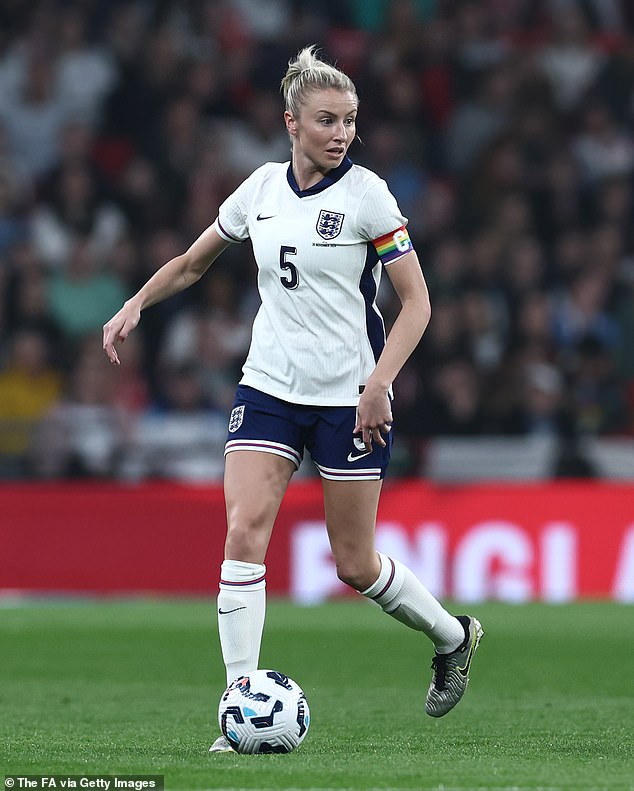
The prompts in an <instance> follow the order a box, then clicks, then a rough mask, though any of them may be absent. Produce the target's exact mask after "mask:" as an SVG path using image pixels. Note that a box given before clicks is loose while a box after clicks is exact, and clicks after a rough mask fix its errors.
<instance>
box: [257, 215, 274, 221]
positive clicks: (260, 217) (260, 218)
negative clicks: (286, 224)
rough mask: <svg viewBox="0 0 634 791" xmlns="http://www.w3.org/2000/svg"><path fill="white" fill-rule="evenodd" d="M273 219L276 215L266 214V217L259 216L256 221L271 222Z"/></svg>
mask: <svg viewBox="0 0 634 791" xmlns="http://www.w3.org/2000/svg"><path fill="white" fill-rule="evenodd" d="M271 217H275V215H274V214H265V215H262V214H258V216H257V217H256V218H255V219H256V220H270V219H271Z"/></svg>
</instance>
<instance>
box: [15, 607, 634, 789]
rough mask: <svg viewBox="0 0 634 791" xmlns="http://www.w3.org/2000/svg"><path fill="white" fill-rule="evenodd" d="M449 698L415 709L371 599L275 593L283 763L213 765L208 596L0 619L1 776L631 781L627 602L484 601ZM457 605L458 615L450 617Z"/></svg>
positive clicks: (509, 783)
mask: <svg viewBox="0 0 634 791" xmlns="http://www.w3.org/2000/svg"><path fill="white" fill-rule="evenodd" d="M468 609H469V611H473V613H474V614H476V615H477V616H478V617H479V618H480V620H481V621H482V624H483V627H484V629H485V636H484V639H483V641H482V643H481V646H480V649H479V651H478V654H477V655H476V658H475V660H474V663H473V667H472V674H471V684H470V688H469V690H468V691H467V694H466V696H465V698H464V700H463V701H462V703H461V704H460V705H459V706H458V708H456V709H455V710H454V711H453V712H451V713H450V714H448V715H447V716H446V717H444V718H442V719H440V720H434V719H432V718H430V717H427V716H426V715H425V713H424V709H423V700H424V695H425V691H426V688H427V685H428V683H429V678H430V670H429V664H430V659H431V644H430V643H429V642H428V641H427V639H426V638H424V637H423V636H422V635H420V634H417V633H415V632H412V631H410V630H408V629H406V628H405V627H404V626H402V625H401V624H399V623H397V622H395V621H393V620H392V619H390V618H387V617H386V616H384V615H383V614H382V613H381V612H380V611H379V610H378V609H377V608H376V607H375V606H374V605H372V604H369V603H367V602H365V601H362V600H346V601H338V602H333V603H329V604H326V605H323V606H319V607H312V608H300V607H296V606H293V605H291V604H289V603H287V602H283V601H271V602H270V604H269V610H268V615H267V626H266V630H265V636H264V642H263V646H262V662H261V664H262V666H268V667H272V668H275V669H279V670H282V671H283V672H285V673H288V674H289V675H290V676H291V677H293V678H295V679H296V680H297V681H298V682H299V683H300V684H301V685H302V686H303V688H304V691H305V692H306V695H307V698H308V701H309V704H310V707H311V715H312V716H311V727H310V731H309V733H308V736H307V738H306V740H305V742H304V744H303V745H302V746H301V747H300V749H299V750H297V751H296V752H295V753H292V754H291V755H286V756H279V755H273V756H239V755H234V754H233V753H231V754H217V755H210V754H208V752H207V749H208V746H209V744H210V743H211V741H212V740H213V738H214V737H215V736H216V735H217V724H216V707H217V700H218V697H219V695H220V693H221V692H222V689H223V687H224V671H223V668H222V664H221V660H220V651H219V646H218V638H217V636H216V633H215V610H214V606H213V602H212V601H207V602H205V601H190V600H185V601H162V600H139V601H132V602H121V601H116V600H114V601H105V602H94V601H87V602H73V601H58V602H56V601H50V602H33V603H31V604H27V605H24V606H16V607H8V606H4V607H3V608H2V609H0V768H1V769H2V771H3V772H4V773H5V774H18V773H23V774H40V773H42V774H66V773H68V774H162V775H165V788H166V791H172V790H176V789H205V788H210V789H248V791H268V789H271V791H273V789H275V790H276V791H277V789H287V790H288V789H319V790H320V791H323V790H325V789H384V790H385V789H401V788H402V789H405V788H407V789H421V790H422V789H439V790H440V789H443V790H444V791H449V790H450V789H451V790H452V791H456V790H457V789H469V790H472V789H514V790H517V789H538V788H539V789H549V790H551V789H575V790H576V789H609V791H613V790H614V789H634V739H633V733H634V681H633V678H634V659H633V657H634V628H633V617H632V616H633V612H632V608H631V607H627V606H625V605H617V604H609V603H587V604H574V605H566V606H546V605H538V604H534V605H518V606H508V605H502V604H485V605H478V606H475V607H471V608H468ZM463 610H464V608H460V610H459V611H463Z"/></svg>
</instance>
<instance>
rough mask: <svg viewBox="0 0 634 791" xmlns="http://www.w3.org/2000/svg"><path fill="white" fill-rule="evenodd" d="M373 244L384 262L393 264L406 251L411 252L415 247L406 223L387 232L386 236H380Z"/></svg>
mask: <svg viewBox="0 0 634 791" xmlns="http://www.w3.org/2000/svg"><path fill="white" fill-rule="evenodd" d="M372 244H373V245H374V247H375V249H376V252H377V254H378V256H379V258H380V259H381V263H382V264H391V263H392V262H393V261H396V260H397V259H398V258H400V257H401V256H403V255H405V253H409V252H410V250H413V249H414V246H413V245H412V240H411V239H410V238H409V234H408V233H407V228H406V227H405V226H404V225H401V227H400V228H397V229H396V230H395V231H390V233H386V234H385V235H384V236H379V238H378V239H375V240H374V241H373V242H372Z"/></svg>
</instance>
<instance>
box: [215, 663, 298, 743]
mask: <svg viewBox="0 0 634 791" xmlns="http://www.w3.org/2000/svg"><path fill="white" fill-rule="evenodd" d="M309 723H310V711H309V708H308V703H307V702H306V698H305V696H304V693H303V692H302V689H301V687H300V686H299V685H298V684H296V683H295V682H294V681H293V680H292V679H291V678H289V677H288V676H285V675H284V673H279V672H278V671H277V670H255V671H254V672H253V673H249V675H248V676H240V678H237V679H236V680H235V681H234V682H232V683H231V684H230V685H229V686H228V687H227V689H226V690H225V691H224V693H223V695H222V697H221V698H220V705H219V706H218V724H219V725H220V730H221V731H222V733H223V734H224V736H225V738H226V739H227V741H228V742H229V744H230V745H231V746H232V747H233V749H234V750H235V751H236V752H238V753H246V754H249V755H253V754H256V753H290V752H291V751H292V750H294V749H295V748H296V747H299V745H300V744H301V743H302V742H303V741H304V738H305V737H306V733H307V731H308V725H309Z"/></svg>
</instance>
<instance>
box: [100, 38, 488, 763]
mask: <svg viewBox="0 0 634 791" xmlns="http://www.w3.org/2000/svg"><path fill="white" fill-rule="evenodd" d="M281 89H282V93H283V96H284V100H285V104H286V109H285V112H284V122H285V124H286V130H287V132H288V135H289V137H290V141H291V152H292V154H291V161H290V163H288V162H287V163H283V164H281V163H272V162H270V163H268V164H266V165H263V166H262V167H260V168H258V169H257V170H256V171H255V172H254V173H253V174H252V175H251V176H250V177H249V178H247V179H246V180H245V181H244V182H243V183H242V184H241V185H240V186H239V187H238V188H237V189H236V191H235V192H234V193H233V194H232V195H230V196H229V197H228V198H227V199H226V200H225V202H224V203H223V204H222V205H221V206H220V209H219V211H218V217H217V218H216V220H215V221H214V223H213V224H212V225H211V226H210V227H209V228H208V229H207V230H206V231H204V232H203V234H202V235H201V236H200V237H199V238H198V239H197V240H196V241H195V242H194V243H193V244H192V246H191V247H190V248H189V249H188V250H187V251H186V252H185V253H183V254H182V255H180V256H177V257H176V258H173V259H172V260H170V261H168V262H167V263H166V264H165V265H164V266H163V267H162V268H161V269H160V270H158V271H157V272H156V274H154V275H153V276H152V278H151V279H150V280H149V281H148V282H147V283H146V284H145V285H144V286H143V287H142V288H141V289H140V290H139V292H138V293H137V294H136V295H135V296H133V297H132V298H131V299H130V300H128V301H127V302H126V303H125V305H124V306H123V308H122V309H121V310H120V311H119V312H118V313H117V314H116V315H115V316H114V317H113V318H112V319H111V320H110V321H109V322H108V323H107V324H106V325H105V326H104V340H103V347H104V350H105V352H106V354H107V355H108V358H109V359H110V361H111V362H113V363H115V364H118V363H119V358H118V355H117V351H116V344H117V343H118V342H120V341H123V340H125V338H126V337H127V335H128V334H129V333H130V331H131V330H133V329H134V328H135V327H136V326H137V324H138V323H139V319H140V316H141V311H142V310H143V309H144V308H146V307H148V306H150V305H153V304H155V303H156V302H159V301H160V300H163V299H165V298H166V297H169V296H171V295H172V294H174V293H176V292H177V291H180V290H182V289H184V288H187V287H188V286H190V285H191V284H192V283H194V282H196V281H197V280H198V279H199V278H200V277H202V275H203V274H204V273H205V271H206V270H207V268H208V267H209V266H210V265H211V263H212V262H213V261H214V260H215V259H216V258H217V257H218V256H219V255H220V254H221V253H222V251H223V250H224V249H225V248H226V247H227V245H229V244H240V243H242V242H245V241H246V240H247V239H250V241H251V244H252V245H253V250H254V254H255V258H256V261H257V264H258V280H257V282H258V289H259V292H260V296H261V299H262V304H261V307H260V309H259V311H258V313H257V316H256V318H255V320H254V324H253V335H252V341H251V347H250V349H249V353H248V356H247V359H246V362H245V364H244V368H243V375H242V378H241V380H240V383H239V385H238V389H237V393H236V398H235V404H234V407H233V410H232V412H231V415H230V419H229V427H228V439H227V443H226V448H225V477H224V491H225V500H226V511H227V536H226V542H225V555H224V557H225V560H224V562H223V564H222V568H221V576H220V592H219V595H218V628H219V633H220V643H221V647H222V653H223V659H224V663H225V667H226V673H227V683H230V682H231V681H233V680H234V679H236V678H238V677H239V676H242V675H247V674H248V673H249V672H250V671H253V670H255V669H256V668H257V666H258V660H259V652H260V642H261V636H262V629H263V625H264V613H265V578H266V567H265V559H266V552H267V547H268V544H269V538H270V536H271V532H272V530H273V525H274V522H275V518H276V515H277V512H278V509H279V507H280V504H281V501H282V498H283V497H284V493H285V491H286V488H287V486H288V484H289V481H290V480H291V478H292V476H293V473H294V472H295V471H296V470H297V468H298V467H299V465H300V463H301V460H302V458H303V454H304V451H305V450H308V451H309V453H310V455H311V457H312V460H313V462H314V463H315V465H316V467H317V469H318V471H319V474H320V476H321V479H322V485H323V496H324V508H325V516H326V525H327V530H328V536H329V540H330V545H331V548H332V554H333V557H334V560H335V563H336V568H337V574H338V575H339V577H340V579H341V580H343V581H344V582H345V583H347V584H348V585H350V586H352V587H353V588H354V589H355V590H357V591H359V592H360V593H361V594H362V595H364V596H366V597H368V598H370V599H373V600H374V601H376V602H377V603H378V604H379V605H380V606H381V608H382V609H383V610H384V611H385V612H386V613H388V614H389V615H391V616H393V617H394V618H396V619H398V620H399V621H402V622H403V623H405V624H406V625H407V626H409V627H411V628H413V629H416V630H419V631H422V632H424V633H425V634H426V635H427V636H428V637H429V638H430V639H431V641H432V642H433V644H434V647H435V654H434V658H433V662H432V668H433V673H432V681H431V684H430V687H429V690H428V693H427V700H426V706H425V708H426V711H427V713H428V714H430V715H431V716H433V717H441V716H443V715H444V714H446V713H447V712H448V711H449V710H450V709H451V708H453V706H455V705H456V703H458V701H459V700H460V698H461V697H462V695H463V693H464V691H465V689H466V686H467V681H468V676H469V668H470V663H471V659H472V656H473V653H474V651H475V649H476V648H477V646H478V642H479V640H480V637H481V636H482V628H481V626H480V624H479V622H478V621H477V620H476V619H475V618H472V617H469V616H457V617H454V616H453V615H451V614H449V613H448V612H447V611H446V610H445V609H444V608H443V607H442V606H441V604H440V603H439V602H438V601H437V600H436V599H435V598H434V597H433V596H432V595H431V594H430V593H429V591H427V589H426V588H425V587H424V586H423V585H422V584H421V582H420V581H419V580H418V579H417V578H416V577H415V576H414V574H413V573H412V572H411V571H410V570H409V569H408V568H406V567H405V566H404V565H403V564H402V563H400V562H399V561H397V560H394V559H392V558H390V557H388V556H386V555H383V554H381V553H378V552H377V551H376V547H375V524H376V514H377V507H378V502H379V495H380V492H381V485H382V481H383V477H384V475H385V471H386V469H387V466H388V462H389V458H390V450H391V445H392V433H391V430H392V409H391V399H392V383H393V381H394V379H395V378H396V376H397V374H398V373H399V371H400V369H401V368H402V366H403V364H404V363H405V361H406V360H407V358H408V357H409V356H410V354H411V353H412V351H413V350H414V348H415V347H416V345H417V344H418V342H419V340H420V338H421V336H422V334H423V332H424V330H425V327H426V326H427V323H428V322H429V318H430V314H431V308H430V304H429V295H428V291H427V287H426V284H425V280H424V278H423V275H422V272H421V267H420V264H419V262H418V258H417V256H416V252H415V251H414V249H413V246H412V242H411V240H410V238H409V235H408V233H407V227H406V224H407V220H406V219H405V217H403V216H402V215H401V213H400V211H399V208H398V206H397V203H396V200H395V199H394V197H393V196H392V194H391V193H390V191H389V189H388V187H387V185H386V183H385V182H384V181H382V180H381V179H380V178H379V177H378V176H377V175H375V174H374V173H372V172H371V171H369V170H367V169H365V168H362V167H359V166H358V165H355V164H353V162H352V161H351V159H350V158H349V157H348V148H349V146H350V144H351V143H352V141H353V140H354V138H355V135H356V117H357V108H358V98H357V93H356V89H355V86H354V84H353V83H352V81H351V80H350V78H349V77H348V76H347V75H346V74H344V73H343V72H342V71H340V70H338V69H336V68H335V67H333V66H332V65H330V64H328V63H325V62H324V61H322V60H320V59H319V58H318V57H317V55H316V52H315V47H307V48H306V49H303V50H302V51H301V52H300V53H299V54H298V56H297V57H296V59H294V60H293V61H291V62H290V63H289V66H288V70H287V72H286V74H285V76H284V78H283V80H282V85H281ZM383 268H384V269H385V271H386V273H387V275H388V277H389V279H390V281H391V283H392V285H393V287H394V289H395V290H396V293H397V295H398V297H399V299H400V302H401V309H400V312H399V313H398V316H397V318H396V320H395V322H394V324H393V326H392V329H391V331H390V333H389V336H388V337H387V339H386V337H385V331H384V325H383V320H382V318H381V314H380V313H379V310H378V308H377V305H376V295H377V291H378V287H379V281H380V277H381V272H382V269H383ZM230 749H231V745H230V744H229V742H228V741H227V740H226V739H225V737H224V736H220V737H218V738H217V739H216V741H215V742H214V744H213V745H212V746H211V748H210V750H211V751H212V752H224V751H228V750H230Z"/></svg>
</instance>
